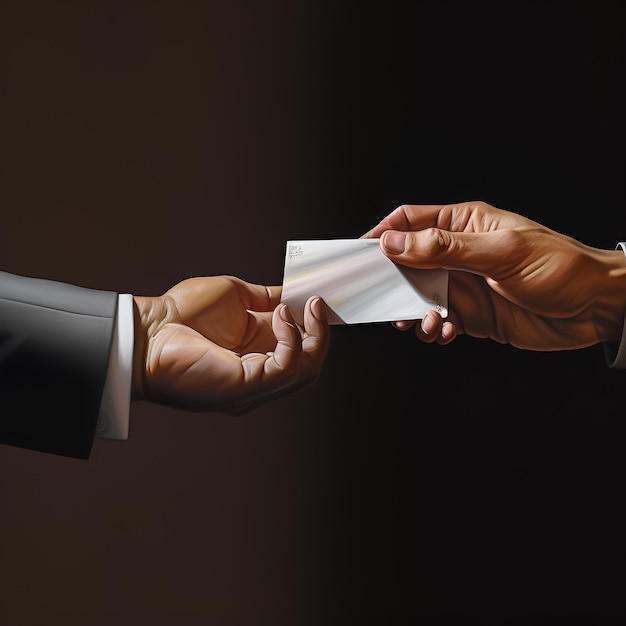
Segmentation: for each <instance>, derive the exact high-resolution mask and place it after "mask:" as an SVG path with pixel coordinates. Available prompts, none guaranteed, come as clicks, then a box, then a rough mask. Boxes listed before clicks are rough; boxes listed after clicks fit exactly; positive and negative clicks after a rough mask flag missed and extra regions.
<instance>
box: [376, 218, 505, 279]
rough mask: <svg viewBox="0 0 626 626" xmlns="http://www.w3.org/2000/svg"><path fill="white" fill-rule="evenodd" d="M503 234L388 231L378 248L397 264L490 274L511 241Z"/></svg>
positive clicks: (427, 230)
mask: <svg viewBox="0 0 626 626" xmlns="http://www.w3.org/2000/svg"><path fill="white" fill-rule="evenodd" d="M507 235H508V233H507V234H505V232H504V231H492V232H485V233H456V232H451V231H448V230H443V229H440V228H427V229H424V230H419V231H409V232H402V231H397V230H388V231H386V232H384V233H383V234H382V235H381V237H380V247H381V250H382V251H383V253H384V254H385V255H386V256H387V257H389V258H390V259H391V260H392V261H394V262H395V263H399V264H400V265H406V266H408V267H415V268H420V269H435V268H444V269H449V270H463V271H466V272H472V273H474V274H482V275H484V276H490V275H492V274H493V272H494V269H496V268H498V267H499V266H501V265H502V262H503V260H504V259H506V258H507V257H508V256H509V255H510V252H511V247H510V243H511V241H510V237H507Z"/></svg>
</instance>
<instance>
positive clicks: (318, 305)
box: [311, 298, 326, 322]
mask: <svg viewBox="0 0 626 626" xmlns="http://www.w3.org/2000/svg"><path fill="white" fill-rule="evenodd" d="M311 311H313V315H314V316H315V318H316V319H318V320H319V321H320V322H323V321H324V320H325V319H326V304H325V303H324V301H323V300H322V299H321V298H315V300H313V302H312V303H311Z"/></svg>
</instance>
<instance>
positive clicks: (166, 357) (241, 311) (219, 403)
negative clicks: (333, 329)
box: [144, 276, 323, 413]
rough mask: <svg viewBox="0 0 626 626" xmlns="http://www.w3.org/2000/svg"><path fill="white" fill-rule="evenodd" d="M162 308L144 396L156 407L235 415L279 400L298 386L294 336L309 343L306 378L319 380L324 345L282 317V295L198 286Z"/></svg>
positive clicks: (221, 284) (210, 281) (235, 283)
mask: <svg viewBox="0 0 626 626" xmlns="http://www.w3.org/2000/svg"><path fill="white" fill-rule="evenodd" d="M159 300H160V301H161V302H160V303H159V308H161V309H162V311H161V312H160V313H159V314H157V318H158V320H157V321H156V322H154V323H153V328H152V330H151V331H150V332H149V339H148V345H147V349H146V357H145V361H146V363H145V376H144V391H145V393H146V395H148V396H149V399H152V400H155V401H157V402H160V403H164V404H171V405H175V406H179V407H182V408H186V409H192V410H224V411H228V412H235V413H236V412H241V411H242V410H245V409H248V408H251V407H252V406H255V405H256V404H258V403H260V402H261V401H266V400H269V399H271V398H274V397H276V396H279V395H281V394H282V393H283V392H285V391H286V390H287V389H290V388H291V387H292V386H293V382H294V381H293V372H291V373H289V372H288V369H289V367H290V364H289V363H290V360H291V359H292V358H293V354H292V353H293V352H294V348H293V346H291V344H292V343H293V342H294V333H295V335H296V338H297V340H298V341H301V340H302V343H303V346H302V348H303V350H302V351H303V353H304V361H305V363H303V367H302V369H303V371H305V372H306V369H307V368H308V369H310V370H311V372H315V373H316V372H317V366H318V365H319V364H320V358H323V354H321V355H320V354H319V338H317V337H315V336H311V337H308V336H306V335H305V336H304V337H303V336H302V335H301V333H300V330H298V329H297V328H295V326H293V327H290V326H289V325H287V324H285V323H284V322H282V323H281V321H282V320H281V319H280V317H279V316H278V317H277V313H276V311H275V309H276V307H277V306H278V304H279V302H280V288H278V287H274V288H266V287H264V286H260V285H250V284H249V283H246V282H244V281H241V280H239V279H236V278H234V277H225V276H215V277H206V278H196V279H190V280H187V281H183V282H182V283H179V284H178V285H176V286H175V287H173V288H172V289H170V290H169V291H168V292H167V293H166V294H165V295H164V296H163V297H162V298H161V299H159ZM296 373H297V372H296ZM312 375H313V374H311V376H312ZM309 382H310V380H309Z"/></svg>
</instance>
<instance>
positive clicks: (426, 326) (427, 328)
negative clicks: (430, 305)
mask: <svg viewBox="0 0 626 626" xmlns="http://www.w3.org/2000/svg"><path fill="white" fill-rule="evenodd" d="M422 330H423V331H424V332H425V333H426V334H427V335H430V333H432V332H433V330H435V320H434V319H433V318H432V316H431V315H428V314H427V315H426V317H424V319H423V320H422Z"/></svg>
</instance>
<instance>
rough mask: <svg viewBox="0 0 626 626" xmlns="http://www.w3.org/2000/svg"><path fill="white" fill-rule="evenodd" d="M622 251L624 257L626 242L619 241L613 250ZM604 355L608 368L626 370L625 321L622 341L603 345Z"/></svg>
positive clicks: (625, 321)
mask: <svg viewBox="0 0 626 626" xmlns="http://www.w3.org/2000/svg"><path fill="white" fill-rule="evenodd" d="M619 248H621V249H622V252H623V253H624V254H625V255H626V241H620V242H619V243H618V244H617V245H616V246H615V249H616V250H618V249H619ZM604 355H605V357H606V362H607V365H608V366H609V367H614V368H616V369H626V320H624V328H623V330H622V339H621V341H620V342H619V343H605V344H604Z"/></svg>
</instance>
